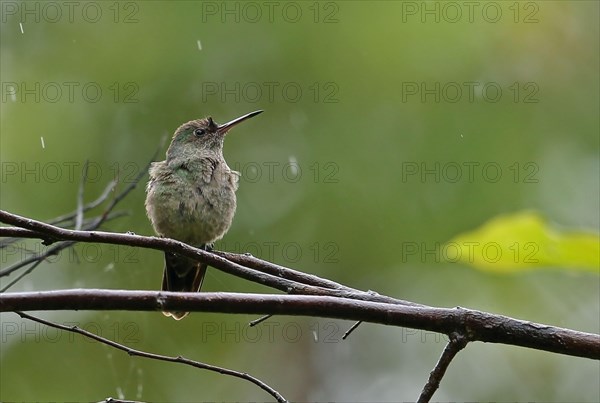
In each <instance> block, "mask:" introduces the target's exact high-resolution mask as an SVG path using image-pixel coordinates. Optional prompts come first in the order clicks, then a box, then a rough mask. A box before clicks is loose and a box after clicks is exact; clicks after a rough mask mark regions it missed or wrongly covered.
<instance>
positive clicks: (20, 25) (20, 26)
mask: <svg viewBox="0 0 600 403" xmlns="http://www.w3.org/2000/svg"><path fill="white" fill-rule="evenodd" d="M19 28H21V33H22V34H24V33H25V31H23V23H22V22H20V23H19Z"/></svg>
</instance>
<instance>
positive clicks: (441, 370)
mask: <svg viewBox="0 0 600 403" xmlns="http://www.w3.org/2000/svg"><path fill="white" fill-rule="evenodd" d="M449 337H450V341H449V342H448V344H447V345H446V348H444V352H443V353H442V356H441V357H440V359H439V361H438V362H437V364H435V368H433V370H432V371H431V373H430V374H429V379H428V380H427V383H426V384H425V386H424V387H423V391H422V392H421V396H419V400H417V403H428V402H429V401H430V400H431V398H432V397H433V394H434V393H435V391H436V390H437V389H438V388H439V387H440V382H441V381H442V378H443V377H444V374H445V373H446V370H447V369H448V366H449V365H450V363H451V362H452V359H453V358H454V357H455V356H456V354H458V352H459V351H460V350H462V349H463V348H465V346H466V345H467V343H468V342H469V341H468V340H467V338H466V337H465V336H463V335H462V334H460V333H456V332H453V333H450V335H449Z"/></svg>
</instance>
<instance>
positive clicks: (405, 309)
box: [0, 289, 600, 360]
mask: <svg viewBox="0 0 600 403" xmlns="http://www.w3.org/2000/svg"><path fill="white" fill-rule="evenodd" d="M37 310H40V311H46V310H129V311H165V310H166V311H186V312H221V313H243V314H256V315H264V314H273V315H298V316H320V317H324V318H337V319H346V320H354V321H364V322H370V323H379V324H382V325H391V326H401V327H407V328H412V329H422V330H428V331H433V332H438V333H443V334H447V335H450V334H453V333H460V334H464V335H468V341H483V342H487V343H502V344H509V345H514V346H521V347H528V348H533V349H536V350H545V351H550V352H553V353H558V354H565V355H571V356H577V357H584V358H591V359H596V360H598V359H600V336H598V335H596V334H591V333H583V332H578V331H574V330H570V329H563V328H559V327H554V326H549V325H542V324H539V323H532V322H527V321H522V320H518V319H512V318H509V317H506V316H501V315H494V314H490V313H486V312H481V311H476V310H470V309H464V308H434V307H412V306H406V305H394V304H387V303H380V302H369V301H360V300H354V299H347V298H336V297H330V296H314V295H273V294H243V293H226V292H219V293H210V292H201V293H188V292H182V293H178V292H163V291H122V290H94V289H79V290H60V291H37V292H18V293H5V294H0V312H7V311H37Z"/></svg>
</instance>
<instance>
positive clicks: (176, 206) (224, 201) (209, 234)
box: [145, 110, 263, 320]
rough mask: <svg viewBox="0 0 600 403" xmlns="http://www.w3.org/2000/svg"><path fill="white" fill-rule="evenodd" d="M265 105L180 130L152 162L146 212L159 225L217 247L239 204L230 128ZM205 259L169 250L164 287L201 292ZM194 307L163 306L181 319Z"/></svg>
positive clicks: (161, 230) (161, 231)
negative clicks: (226, 151) (226, 152)
mask: <svg viewBox="0 0 600 403" xmlns="http://www.w3.org/2000/svg"><path fill="white" fill-rule="evenodd" d="M262 112H263V111H262V110H258V111H255V112H251V113H248V114H246V115H243V116H240V117H239V118H237V119H233V120H232V121H230V122H227V123H225V124H221V125H220V124H217V123H216V122H215V121H214V120H213V119H212V118H211V117H206V118H203V119H197V120H191V121H189V122H187V123H184V124H182V125H181V126H179V128H178V129H177V130H176V131H175V134H174V135H173V139H172V140H171V144H170V145H169V148H168V150H167V154H166V159H165V160H164V161H160V162H153V163H152V164H151V166H150V169H149V174H150V180H149V181H148V185H147V186H146V193H147V195H146V203H145V206H146V214H147V215H148V218H149V219H150V223H151V224H152V227H153V228H154V231H155V232H156V233H157V234H158V235H159V236H162V237H167V238H173V239H176V240H178V241H181V242H184V243H186V244H188V245H191V246H194V247H198V248H202V249H204V250H210V249H212V244H213V242H215V241H217V240H219V239H221V238H222V237H223V235H225V233H226V232H227V231H228V230H229V227H230V226H231V222H232V221H233V216H234V214H235V209H236V198H235V192H236V190H237V188H238V181H239V177H240V173H239V172H236V171H233V170H232V169H231V168H229V166H227V163H226V162H225V159H224V158H223V141H224V139H225V134H227V132H228V131H229V130H230V129H232V128H233V127H234V126H236V125H238V124H239V123H241V122H243V121H245V120H247V119H250V118H252V117H254V116H256V115H258V114H260V113H262ZM206 268H207V266H206V264H204V263H200V262H198V261H196V260H193V259H190V258H188V257H185V256H182V255H179V254H177V253H173V252H165V268H164V271H163V279H162V290H163V291H184V292H198V291H200V287H201V286H202V280H203V279H204V275H205V273H206ZM188 313H189V312H163V314H165V315H166V316H171V317H173V318H174V319H176V320H180V319H183V318H184V317H185V316H187V314H188Z"/></svg>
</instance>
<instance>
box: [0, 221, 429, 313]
mask: <svg viewBox="0 0 600 403" xmlns="http://www.w3.org/2000/svg"><path fill="white" fill-rule="evenodd" d="M0 222H4V223H7V224H11V225H16V226H18V227H22V228H26V229H29V230H31V231H32V232H31V234H30V235H31V236H32V237H37V234H40V233H43V234H46V235H45V236H46V237H51V238H53V239H57V240H65V241H77V242H97V243H110V244H115V245H127V246H138V247H142V248H149V249H156V250H162V251H168V252H176V253H179V254H181V255H184V256H187V257H189V258H192V259H196V260H198V261H201V262H203V263H207V264H209V265H211V266H212V267H214V268H216V269H219V270H221V271H223V272H225V273H228V274H231V275H234V276H237V277H241V278H244V279H246V280H249V281H253V282H256V283H259V284H263V285H265V286H268V287H271V288H275V289H277V290H280V291H283V292H286V293H288V294H304V295H307V294H309V295H330V296H335V297H343V298H350V299H357V300H362V301H373V302H384V303H390V304H398V305H407V306H414V307H419V306H424V305H420V304H416V303H412V302H408V301H403V300H399V299H395V298H391V297H387V296H384V295H379V294H377V293H374V292H364V291H359V290H355V289H353V288H350V287H346V286H343V285H341V284H337V283H335V282H333V281H331V280H327V281H326V285H327V288H324V287H321V286H318V285H310V284H305V283H300V282H297V281H294V280H290V279H288V278H297V277H298V273H299V272H297V271H296V270H291V269H288V268H286V267H283V266H278V265H274V264H269V262H263V263H261V265H260V267H261V268H263V269H264V270H255V269H251V268H248V267H245V266H242V265H240V264H238V263H235V262H234V261H232V260H229V259H228V258H231V259H234V258H235V259H236V260H239V259H241V257H242V256H245V257H246V258H248V256H246V255H235V254H226V253H223V252H218V253H217V252H208V251H205V250H203V249H199V248H194V247H191V246H189V245H186V244H185V243H183V242H179V241H176V240H173V239H168V238H159V237H147V236H141V235H131V234H118V233H113V232H102V231H76V230H70V229H64V228H60V227H56V226H54V225H50V224H46V223H43V222H41V221H36V220H33V219H31V218H25V217H21V216H18V215H16V214H12V213H9V212H6V211H3V210H0ZM2 231H3V228H0V236H2ZM222 256H227V257H228V258H224V257H222ZM253 259H256V258H253ZM9 269H10V270H11V271H12V270H14V268H12V267H11V268H9ZM9 269H4V270H0V276H2V275H6V274H7V272H8V270H9ZM269 271H270V272H271V273H273V274H269ZM302 278H303V281H306V282H308V283H312V284H321V285H325V283H323V282H322V281H321V280H322V279H320V278H319V277H317V276H311V275H308V274H304V276H302Z"/></svg>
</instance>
